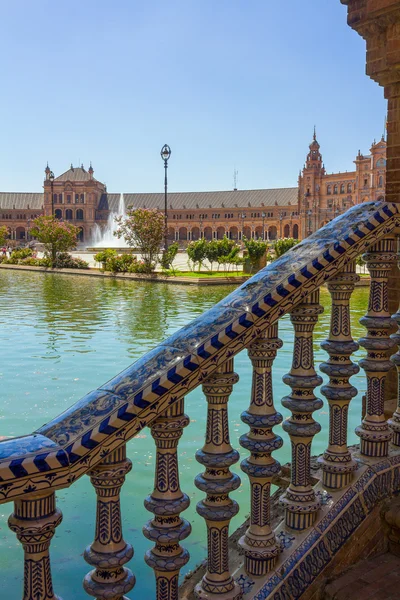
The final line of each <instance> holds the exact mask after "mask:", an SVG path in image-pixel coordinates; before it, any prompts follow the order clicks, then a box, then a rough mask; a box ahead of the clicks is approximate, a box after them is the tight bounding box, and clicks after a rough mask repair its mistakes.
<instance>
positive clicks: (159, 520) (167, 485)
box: [143, 398, 191, 600]
mask: <svg viewBox="0 0 400 600" xmlns="http://www.w3.org/2000/svg"><path fill="white" fill-rule="evenodd" d="M183 407H184V401H183V398H182V399H181V400H179V401H178V402H177V403H176V404H174V405H173V406H171V407H170V408H169V409H168V410H167V411H166V412H165V413H164V414H163V415H162V416H161V417H159V418H158V419H156V420H155V421H154V422H153V424H152V426H151V435H152V436H153V438H154V440H155V444H156V448H157V459H156V471H155V480H154V490H153V493H152V495H151V496H149V497H148V498H146V500H145V507H146V508H147V510H149V511H150V512H153V513H154V519H152V520H151V521H149V522H148V523H147V524H146V525H145V527H144V528H143V533H144V535H145V536H146V537H147V538H148V539H149V540H151V541H153V542H154V543H155V547H154V548H153V549H152V550H149V551H148V552H147V553H146V556H145V560H146V562H147V564H148V565H149V566H150V567H152V568H153V569H154V572H155V576H156V590H157V596H156V597H157V600H178V578H179V571H180V569H181V568H182V567H183V566H184V565H185V564H186V563H187V562H188V560H189V553H188V552H187V550H185V549H183V548H182V547H181V546H180V544H179V542H180V541H181V540H183V539H185V538H186V537H187V536H188V535H189V534H190V531H191V526H190V523H189V522H188V521H186V520H185V519H181V517H180V516H179V515H180V513H181V512H182V511H183V510H185V509H186V508H187V507H188V506H189V503H190V500H189V497H188V496H187V495H186V494H183V493H182V491H181V489H180V486H179V470H178V455H177V448H178V442H179V439H180V438H181V436H182V432H183V428H184V427H186V426H187V425H188V424H189V418H188V417H187V416H186V415H185V414H184V413H183Z"/></svg>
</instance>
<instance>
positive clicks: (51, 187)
mask: <svg viewBox="0 0 400 600" xmlns="http://www.w3.org/2000/svg"><path fill="white" fill-rule="evenodd" d="M49 180H50V189H51V216H52V217H54V194H53V183H54V173H53V171H50V175H49Z"/></svg>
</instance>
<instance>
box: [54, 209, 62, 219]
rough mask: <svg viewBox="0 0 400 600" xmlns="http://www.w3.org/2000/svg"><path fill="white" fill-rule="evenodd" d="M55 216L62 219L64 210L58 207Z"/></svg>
mask: <svg viewBox="0 0 400 600" xmlns="http://www.w3.org/2000/svg"><path fill="white" fill-rule="evenodd" d="M54 216H55V218H56V219H62V211H61V210H60V209H59V208H57V210H56V211H55V212H54Z"/></svg>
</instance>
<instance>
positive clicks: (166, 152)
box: [160, 144, 171, 252]
mask: <svg viewBox="0 0 400 600" xmlns="http://www.w3.org/2000/svg"><path fill="white" fill-rule="evenodd" d="M160 155H161V158H162V159H163V161H164V173H165V175H164V252H166V251H167V249H168V215H167V196H168V177H167V171H168V161H169V157H170V156H171V148H170V147H169V146H168V144H164V146H163V147H162V148H161V152H160Z"/></svg>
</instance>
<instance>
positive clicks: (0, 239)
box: [0, 225, 8, 246]
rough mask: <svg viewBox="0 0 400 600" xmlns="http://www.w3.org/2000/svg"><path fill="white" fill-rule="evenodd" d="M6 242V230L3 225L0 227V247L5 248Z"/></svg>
mask: <svg viewBox="0 0 400 600" xmlns="http://www.w3.org/2000/svg"><path fill="white" fill-rule="evenodd" d="M7 241H8V229H7V227H6V226H5V225H1V227H0V246H5V245H6V243H7Z"/></svg>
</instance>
